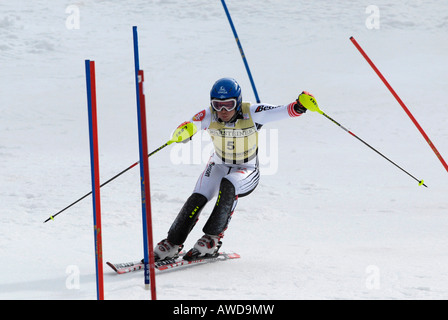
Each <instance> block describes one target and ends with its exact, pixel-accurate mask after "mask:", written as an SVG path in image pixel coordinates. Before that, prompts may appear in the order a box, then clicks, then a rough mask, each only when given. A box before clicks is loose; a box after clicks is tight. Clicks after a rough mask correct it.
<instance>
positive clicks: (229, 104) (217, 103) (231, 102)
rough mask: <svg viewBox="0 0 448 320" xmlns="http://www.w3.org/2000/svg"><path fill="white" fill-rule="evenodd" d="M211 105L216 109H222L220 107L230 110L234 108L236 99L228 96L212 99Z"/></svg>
mask: <svg viewBox="0 0 448 320" xmlns="http://www.w3.org/2000/svg"><path fill="white" fill-rule="evenodd" d="M211 102H212V107H213V109H215V110H216V111H222V109H225V110H226V111H232V110H233V109H235V108H236V99H235V98H230V99H225V100H218V99H212V100H211Z"/></svg>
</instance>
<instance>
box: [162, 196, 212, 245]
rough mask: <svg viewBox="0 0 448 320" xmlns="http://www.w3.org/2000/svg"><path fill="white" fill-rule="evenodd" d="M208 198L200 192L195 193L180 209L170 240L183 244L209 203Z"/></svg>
mask: <svg viewBox="0 0 448 320" xmlns="http://www.w3.org/2000/svg"><path fill="white" fill-rule="evenodd" d="M207 202H208V200H207V198H206V197H205V196H204V195H202V194H200V193H193V194H192V195H191V196H190V197H189V198H188V199H187V201H186V202H185V204H184V206H183V207H182V209H181V210H180V212H179V214H178V215H177V217H176V219H175V220H174V222H173V224H172V225H171V228H170V230H169V231H168V241H170V242H171V243H173V244H177V245H180V244H183V243H184V242H185V240H186V239H187V237H188V234H189V233H190V231H191V230H192V229H193V227H194V225H195V224H196V222H197V221H198V219H199V214H200V213H201V211H202V209H203V208H204V207H205V205H206V204H207Z"/></svg>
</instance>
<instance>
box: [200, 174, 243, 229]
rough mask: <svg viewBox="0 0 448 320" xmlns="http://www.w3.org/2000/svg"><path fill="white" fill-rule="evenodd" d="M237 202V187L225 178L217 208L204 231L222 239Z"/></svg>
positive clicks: (222, 182) (220, 188) (214, 209)
mask: <svg viewBox="0 0 448 320" xmlns="http://www.w3.org/2000/svg"><path fill="white" fill-rule="evenodd" d="M237 201H238V196H237V195H236V194H235V187H234V186H233V184H232V183H231V182H230V181H229V180H227V179H226V178H223V179H222V181H221V185H220V187H219V193H218V199H217V200H216V204H215V207H214V208H213V211H212V213H211V214H210V217H209V218H208V220H207V223H206V224H205V226H204V228H203V230H202V231H204V233H205V234H209V235H216V236H220V237H222V236H223V234H224V231H225V230H226V229H227V226H228V225H229V222H230V219H231V218H232V214H233V211H234V210H235V207H236V204H237Z"/></svg>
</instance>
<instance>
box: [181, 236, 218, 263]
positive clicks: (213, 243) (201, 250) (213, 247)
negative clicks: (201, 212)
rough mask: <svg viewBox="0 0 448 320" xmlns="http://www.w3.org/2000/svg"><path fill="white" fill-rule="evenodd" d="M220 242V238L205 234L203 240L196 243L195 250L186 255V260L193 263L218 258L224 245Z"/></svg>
mask: <svg viewBox="0 0 448 320" xmlns="http://www.w3.org/2000/svg"><path fill="white" fill-rule="evenodd" d="M219 240H220V237H219V236H213V235H209V234H204V235H203V236H202V238H200V239H199V240H198V241H197V242H196V243H195V245H194V246H193V248H192V249H190V250H189V251H188V252H187V253H186V254H185V255H184V260H187V261H191V260H196V259H204V258H205V259H206V258H212V257H215V256H217V255H218V251H219V249H220V248H221V245H222V242H221V241H219Z"/></svg>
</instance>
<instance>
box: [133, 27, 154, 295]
mask: <svg viewBox="0 0 448 320" xmlns="http://www.w3.org/2000/svg"><path fill="white" fill-rule="evenodd" d="M132 29H133V39H134V62H135V87H136V97H137V117H138V134H139V149H140V182H141V190H142V192H141V196H142V224H143V250H144V254H143V255H144V264H145V268H144V270H145V272H144V278H145V288H146V289H149V287H151V298H152V300H156V299H157V298H156V279H155V263H154V245H153V236H152V219H151V193H150V183H149V163H148V157H147V156H146V155H147V154H148V137H147V129H146V106H145V95H144V92H143V81H144V78H143V70H140V62H139V54H138V34H137V27H136V26H134V27H133V28H132Z"/></svg>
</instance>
